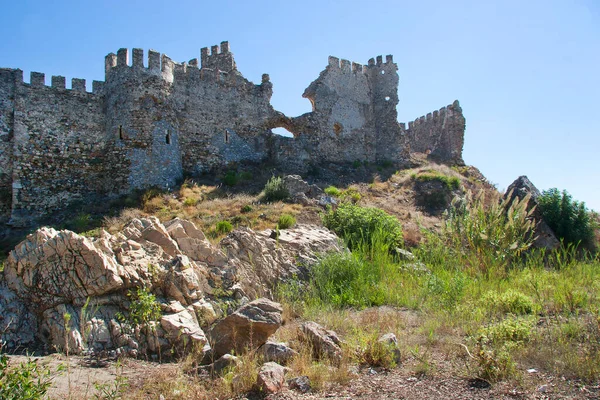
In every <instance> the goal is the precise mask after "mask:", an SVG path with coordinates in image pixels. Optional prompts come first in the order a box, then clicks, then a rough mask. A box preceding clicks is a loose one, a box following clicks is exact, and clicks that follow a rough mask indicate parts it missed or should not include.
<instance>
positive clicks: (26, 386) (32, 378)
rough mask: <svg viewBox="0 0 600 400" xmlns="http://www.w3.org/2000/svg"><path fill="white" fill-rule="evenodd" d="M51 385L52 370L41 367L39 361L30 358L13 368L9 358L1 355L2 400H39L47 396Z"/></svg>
mask: <svg viewBox="0 0 600 400" xmlns="http://www.w3.org/2000/svg"><path fill="white" fill-rule="evenodd" d="M0 350H1V346H0ZM51 384H52V379H51V378H50V370H49V369H48V368H45V367H41V366H40V365H39V364H38V361H37V360H32V359H30V358H29V359H27V361H25V362H23V363H21V364H19V365H18V366H16V367H13V368H11V367H10V366H9V365H8V356H6V355H5V354H0V399H4V400H38V399H41V398H43V397H44V396H45V395H46V393H47V392H48V389H49V388H50V385H51Z"/></svg>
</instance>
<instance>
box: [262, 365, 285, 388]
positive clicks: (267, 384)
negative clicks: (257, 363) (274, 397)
mask: <svg viewBox="0 0 600 400" xmlns="http://www.w3.org/2000/svg"><path fill="white" fill-rule="evenodd" d="M284 384H285V368H283V367H282V366H281V365H279V364H277V363H274V362H267V363H265V364H263V366H262V367H260V370H259V371H258V376H257V377H256V385H257V386H258V388H259V390H260V391H261V392H263V393H265V394H273V393H278V392H279V391H281V389H283V385H284Z"/></svg>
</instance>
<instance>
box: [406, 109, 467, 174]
mask: <svg viewBox="0 0 600 400" xmlns="http://www.w3.org/2000/svg"><path fill="white" fill-rule="evenodd" d="M464 133H465V117H464V116H463V113H462V108H461V107H460V104H459V103H458V100H456V101H454V103H452V104H450V105H449V106H447V107H442V108H441V109H440V110H439V111H434V112H433V113H429V114H427V115H426V116H422V117H420V118H417V119H416V120H414V121H412V122H409V123H408V130H407V131H406V136H407V139H408V144H409V146H410V151H411V152H419V153H425V154H427V155H428V158H430V159H432V160H434V161H437V162H442V163H449V164H458V165H464V161H463V158H462V151H463V145H464Z"/></svg>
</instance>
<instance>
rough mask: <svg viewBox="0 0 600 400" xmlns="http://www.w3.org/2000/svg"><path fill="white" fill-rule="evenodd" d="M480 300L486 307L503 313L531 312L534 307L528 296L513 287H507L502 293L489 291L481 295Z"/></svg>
mask: <svg viewBox="0 0 600 400" xmlns="http://www.w3.org/2000/svg"><path fill="white" fill-rule="evenodd" d="M482 302H483V304H484V305H485V306H486V307H487V308H491V309H493V310H497V311H498V312H501V313H504V314H515V315H524V314H531V313H533V311H534V308H535V305H534V303H533V300H531V298H530V297H529V296H527V295H525V294H523V293H521V292H519V291H517V290H514V289H509V290H507V291H506V292H504V293H502V294H498V293H497V292H495V291H490V292H488V293H486V294H485V295H484V296H483V299H482Z"/></svg>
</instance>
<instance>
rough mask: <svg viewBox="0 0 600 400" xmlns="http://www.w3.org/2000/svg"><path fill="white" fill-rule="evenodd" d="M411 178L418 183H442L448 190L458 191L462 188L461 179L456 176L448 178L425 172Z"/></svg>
mask: <svg viewBox="0 0 600 400" xmlns="http://www.w3.org/2000/svg"><path fill="white" fill-rule="evenodd" d="M411 178H412V179H413V180H414V181H416V182H434V181H437V182H440V183H443V184H444V185H445V186H446V188H447V189H448V190H456V189H458V188H459V187H460V179H458V178H457V177H456V176H447V175H443V174H440V173H434V172H424V173H420V174H413V175H411Z"/></svg>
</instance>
